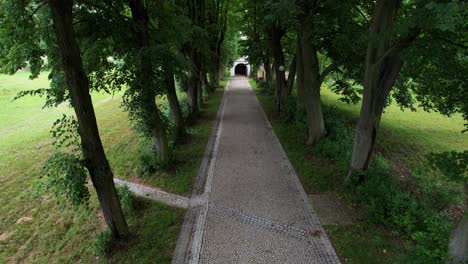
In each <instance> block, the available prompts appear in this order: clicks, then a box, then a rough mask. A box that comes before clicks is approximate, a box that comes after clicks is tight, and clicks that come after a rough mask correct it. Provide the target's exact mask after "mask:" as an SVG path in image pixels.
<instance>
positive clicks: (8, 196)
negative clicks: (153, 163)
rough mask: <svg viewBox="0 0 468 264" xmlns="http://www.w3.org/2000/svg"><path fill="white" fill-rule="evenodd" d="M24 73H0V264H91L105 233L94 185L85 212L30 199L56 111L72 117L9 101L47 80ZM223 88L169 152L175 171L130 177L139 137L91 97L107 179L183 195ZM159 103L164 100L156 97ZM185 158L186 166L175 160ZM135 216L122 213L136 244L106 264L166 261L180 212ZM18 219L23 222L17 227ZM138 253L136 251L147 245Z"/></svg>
mask: <svg viewBox="0 0 468 264" xmlns="http://www.w3.org/2000/svg"><path fill="white" fill-rule="evenodd" d="M28 76H29V74H28V73H27V72H19V73H17V74H15V75H13V76H6V75H0V105H1V109H0V186H1V189H2V191H1V192H0V201H1V204H0V236H2V237H3V238H2V239H1V241H0V263H5V262H14V263H16V262H26V263H31V262H34V263H47V262H51V261H52V262H54V263H75V262H82V263H92V262H96V261H97V260H98V258H99V257H97V256H94V254H93V250H92V248H91V242H92V241H93V239H94V237H95V234H96V232H98V231H99V230H102V229H103V228H104V224H103V219H102V216H101V215H102V214H101V213H100V210H99V206H98V204H97V199H96V196H95V193H94V191H93V188H92V187H91V186H90V190H91V194H92V197H91V205H90V211H88V212H87V211H82V212H78V213H77V212H73V211H72V210H71V209H68V208H62V206H61V205H59V204H57V201H56V200H55V199H54V198H53V197H52V196H51V195H47V194H44V195H40V196H34V195H33V194H34V192H35V190H36V185H35V184H34V182H35V181H36V179H37V178H38V177H39V176H40V174H41V167H42V164H43V162H44V161H45V160H46V159H47V158H48V156H49V155H50V154H51V152H52V151H53V148H52V146H51V139H50V135H49V130H50V128H51V125H52V123H53V122H54V121H55V120H56V119H57V118H59V117H61V116H62V114H64V113H65V114H73V110H72V109H71V108H69V107H68V106H67V105H65V104H63V105H60V106H59V107H57V108H47V109H42V106H43V104H44V99H41V98H38V97H31V96H27V97H25V98H22V99H20V100H18V101H12V99H13V98H14V96H15V95H16V94H17V92H19V91H21V90H29V89H35V88H45V87H48V80H47V75H46V74H42V75H41V76H40V77H39V78H38V79H35V80H28ZM221 94H222V91H218V92H217V93H216V95H215V96H213V97H212V99H210V100H209V101H208V102H207V104H206V107H204V108H203V115H202V118H200V119H199V120H198V121H196V122H195V123H194V124H193V125H192V126H191V127H190V128H189V133H190V137H189V141H188V142H187V144H186V145H184V146H181V147H178V148H176V150H175V159H176V161H179V162H178V164H177V165H178V167H177V169H174V170H171V171H169V172H167V173H165V174H164V175H162V174H157V175H153V177H149V178H144V179H140V178H139V175H136V174H135V159H136V154H137V151H138V147H137V146H138V141H139V139H138V137H137V136H136V135H135V133H134V132H133V131H132V130H131V128H130V123H129V121H128V117H127V114H126V113H125V112H123V111H122V109H121V107H120V105H121V96H120V95H119V94H117V95H115V96H110V95H107V94H99V93H94V94H93V96H92V97H93V103H94V106H95V110H96V115H97V120H98V125H99V129H100V135H101V138H102V141H103V144H104V148H105V151H106V154H107V156H108V159H109V162H110V164H111V167H112V169H113V171H114V174H115V175H116V176H117V177H120V178H125V179H131V180H136V181H143V182H147V183H148V184H154V185H157V186H158V187H160V188H162V189H164V190H167V191H174V192H177V193H188V192H189V191H190V188H191V184H192V179H193V177H194V176H195V175H196V171H197V170H198V166H199V159H200V157H201V156H202V155H203V151H204V145H205V143H206V141H207V139H208V134H209V127H210V125H211V122H212V121H213V120H214V119H215V113H216V110H217V107H218V103H219V101H220V98H221ZM159 102H160V103H164V100H163V99H160V100H159ZM185 158H191V159H192V160H190V162H187V163H189V164H182V162H181V161H182V160H184V159H185ZM144 203H145V206H143V207H142V208H141V210H140V211H138V212H137V213H135V214H134V215H128V216H127V217H128V219H127V220H128V222H129V224H130V229H131V231H132V232H133V233H134V234H135V236H136V238H135V239H136V240H135V241H132V243H130V244H131V246H129V248H128V250H126V251H125V254H123V253H122V254H120V253H115V255H113V256H112V261H113V262H119V261H125V260H130V259H132V258H133V259H135V258H136V257H137V255H138V254H142V255H141V256H140V257H141V258H142V259H143V260H151V261H149V262H154V261H156V260H157V262H158V263H165V262H167V261H168V260H169V259H170V258H171V256H172V250H173V246H174V243H175V239H176V237H177V234H178V229H179V226H180V223H181V221H182V217H183V216H182V212H181V210H179V209H175V208H170V207H167V206H163V205H160V204H157V203H153V202H144ZM22 217H31V218H32V220H31V221H29V222H23V223H19V224H16V221H17V220H18V219H20V218H22ZM150 245H153V246H154V248H153V250H152V251H150V250H142V249H141V248H149V247H150Z"/></svg>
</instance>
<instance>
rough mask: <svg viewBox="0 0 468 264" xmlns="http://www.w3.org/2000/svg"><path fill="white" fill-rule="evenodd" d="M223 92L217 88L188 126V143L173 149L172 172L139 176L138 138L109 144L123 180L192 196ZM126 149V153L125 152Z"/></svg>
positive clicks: (116, 167)
mask: <svg viewBox="0 0 468 264" xmlns="http://www.w3.org/2000/svg"><path fill="white" fill-rule="evenodd" d="M222 95H223V91H222V90H217V91H215V92H214V93H213V94H212V95H210V96H209V97H208V98H207V99H206V101H205V102H204V104H203V105H202V106H201V109H202V112H201V113H200V116H199V117H197V119H196V120H195V121H194V122H193V123H191V124H190V125H189V126H188V127H187V133H188V139H187V142H185V143H183V144H180V145H177V146H176V147H175V148H174V149H173V163H172V165H171V167H170V168H169V169H168V171H160V172H155V173H154V174H153V175H149V176H142V175H137V174H136V172H135V169H134V168H132V166H134V165H135V163H134V159H135V157H136V156H137V155H138V151H139V147H138V139H137V138H132V137H129V139H132V140H131V141H130V142H120V143H117V144H113V145H112V146H110V147H109V153H110V154H109V159H110V160H113V159H118V160H119V164H120V165H116V166H114V170H115V171H116V174H117V175H119V177H121V178H123V179H127V180H130V181H137V182H140V183H143V184H148V185H153V186H157V187H159V188H161V189H163V190H165V191H168V192H172V193H177V194H181V195H189V194H190V193H191V189H192V183H193V181H192V179H193V177H194V176H195V175H197V173H198V168H199V165H200V163H201V160H202V158H203V154H204V150H205V146H206V144H207V142H208V137H209V133H210V130H211V127H212V125H213V122H214V121H215V119H216V113H217V110H218V106H219V103H220V101H221V97H222ZM128 133H132V131H128ZM116 138H118V136H117V135H116ZM122 152H126V153H125V154H124V155H122Z"/></svg>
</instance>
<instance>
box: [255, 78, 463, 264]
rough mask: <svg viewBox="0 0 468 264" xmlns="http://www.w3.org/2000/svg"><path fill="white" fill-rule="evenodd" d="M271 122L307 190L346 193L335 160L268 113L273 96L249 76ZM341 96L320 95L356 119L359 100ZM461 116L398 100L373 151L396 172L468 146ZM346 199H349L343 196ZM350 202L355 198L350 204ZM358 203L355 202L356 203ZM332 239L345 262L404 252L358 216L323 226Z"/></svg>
mask: <svg viewBox="0 0 468 264" xmlns="http://www.w3.org/2000/svg"><path fill="white" fill-rule="evenodd" d="M249 82H250V84H251V85H252V87H253V88H254V90H255V91H256V94H257V97H258V99H259V101H260V102H261V104H262V106H263V108H264V109H265V112H266V113H267V115H268V116H269V117H270V121H271V123H272V125H273V128H274V130H275V132H276V134H277V136H278V137H279V139H280V141H281V144H282V145H283V147H284V148H285V151H286V153H287V154H288V157H289V159H290V160H291V162H292V164H293V166H294V168H295V170H296V172H297V174H298V176H299V178H300V179H301V182H302V184H303V186H304V188H305V190H306V192H307V193H327V192H328V193H336V194H337V196H338V197H346V196H347V192H348V190H347V189H346V188H345V187H344V186H343V179H344V175H341V173H340V172H338V170H337V169H336V166H335V164H334V163H333V162H332V161H330V160H327V159H324V158H321V157H318V156H317V155H316V154H315V153H314V151H313V148H311V147H309V146H307V145H305V144H304V140H305V139H304V135H303V134H302V132H301V131H298V130H297V129H294V128H292V127H291V126H292V125H291V124H287V123H285V122H282V121H281V120H278V119H277V118H275V117H274V116H275V115H271V113H272V112H273V111H274V102H273V101H274V99H273V97H272V96H271V95H267V94H266V93H264V92H262V91H260V90H258V89H257V86H256V84H255V82H254V81H253V80H250V81H249ZM338 99H339V97H338V96H337V95H335V94H333V93H332V92H331V91H329V90H327V89H323V92H322V101H323V103H324V104H326V105H334V106H336V107H337V108H338V110H339V111H340V114H342V115H345V116H346V117H348V119H350V120H353V121H357V119H358V116H359V110H360V105H359V104H358V105H347V104H345V103H343V102H341V101H339V100H338ZM462 129H463V120H462V118H461V117H460V116H455V117H452V118H448V117H445V116H442V115H440V114H438V113H426V112H424V111H422V110H421V109H418V111H417V112H411V111H409V110H406V111H404V112H403V111H401V110H400V109H399V108H398V107H397V106H396V105H391V106H390V107H388V108H387V109H386V111H385V113H384V115H383V118H382V123H381V129H380V130H379V134H378V136H377V143H376V144H377V147H376V149H377V151H378V152H379V153H381V154H382V155H383V156H384V157H385V158H387V159H388V160H390V161H391V163H392V165H393V166H395V167H396V169H397V170H398V171H399V172H402V169H403V170H405V171H409V170H411V169H415V168H420V167H423V166H426V164H427V163H425V158H424V156H425V155H426V154H428V153H429V152H431V151H434V152H441V151H446V150H464V149H467V148H468V135H466V134H461V131H462ZM343 202H345V203H346V202H347V199H343ZM349 205H350V206H353V204H349ZM357 209H359V208H357ZM325 229H326V230H327V233H328V235H329V236H330V238H331V239H332V242H333V245H334V246H335V249H336V250H337V253H338V254H339V256H340V258H341V260H342V261H343V262H344V263H394V261H395V260H396V259H397V258H398V257H399V256H401V255H402V254H405V249H404V247H403V242H404V241H402V240H401V238H399V237H398V236H396V235H394V233H393V232H392V231H391V230H389V229H387V228H385V227H382V226H376V225H372V224H369V223H368V222H363V221H358V222H357V223H356V224H353V225H349V226H325Z"/></svg>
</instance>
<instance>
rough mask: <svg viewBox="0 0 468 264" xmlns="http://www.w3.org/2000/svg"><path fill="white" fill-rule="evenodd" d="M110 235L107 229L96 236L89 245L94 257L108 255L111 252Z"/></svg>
mask: <svg viewBox="0 0 468 264" xmlns="http://www.w3.org/2000/svg"><path fill="white" fill-rule="evenodd" d="M112 244H113V239H112V233H111V231H110V229H109V228H106V229H104V230H103V231H101V232H99V233H97V234H96V238H95V239H94V241H93V242H92V244H91V247H92V248H93V250H94V253H95V254H96V255H103V254H106V253H109V252H110V251H111V250H112Z"/></svg>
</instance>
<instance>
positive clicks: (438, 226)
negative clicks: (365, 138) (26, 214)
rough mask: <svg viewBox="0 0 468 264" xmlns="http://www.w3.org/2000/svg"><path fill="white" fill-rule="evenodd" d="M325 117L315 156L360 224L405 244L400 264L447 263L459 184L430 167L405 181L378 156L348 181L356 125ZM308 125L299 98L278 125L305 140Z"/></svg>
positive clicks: (329, 113)
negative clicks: (326, 165)
mask: <svg viewBox="0 0 468 264" xmlns="http://www.w3.org/2000/svg"><path fill="white" fill-rule="evenodd" d="M262 86H265V85H264V84H262ZM267 89H268V88H267ZM270 90H271V89H270ZM263 91H265V88H263ZM263 94H269V93H268V92H266V93H265V92H263ZM270 99H272V98H271V97H270ZM323 113H324V120H325V126H326V130H327V136H326V138H324V139H323V140H322V141H321V142H319V143H318V144H317V145H316V146H314V147H313V150H312V152H313V154H314V155H316V156H317V157H319V158H322V159H326V160H329V161H330V162H332V164H333V165H334V166H335V170H336V172H337V173H338V174H339V175H342V178H341V183H340V184H341V186H340V188H342V189H344V190H347V194H346V195H345V197H346V198H347V199H349V200H350V202H352V203H353V204H358V205H359V207H360V208H361V210H360V212H361V215H360V218H361V219H362V220H364V221H365V222H368V223H370V224H372V225H382V226H384V227H386V228H390V229H391V233H392V234H393V235H395V236H398V237H401V238H402V239H403V240H404V241H405V242H404V249H405V250H406V252H405V253H404V254H401V256H400V257H399V259H398V260H397V263H444V261H447V260H448V256H447V246H448V238H449V234H450V231H451V228H452V226H453V221H454V217H453V215H452V214H451V213H450V211H449V209H450V208H452V207H453V206H455V205H457V204H460V202H461V201H462V199H463V197H464V193H463V190H462V188H461V186H460V184H458V183H456V182H454V181H451V180H449V179H447V177H442V176H441V175H439V174H440V171H438V170H434V169H431V166H430V164H429V163H427V164H426V166H421V167H422V168H419V167H418V168H413V170H412V171H410V175H406V176H404V177H403V176H402V175H399V173H398V172H397V171H395V170H394V169H393V167H392V166H391V164H390V162H389V161H388V160H387V159H386V158H385V157H383V156H382V155H381V154H380V153H378V152H377V153H374V155H373V160H372V162H371V165H370V167H369V169H368V171H366V172H365V173H361V174H354V175H352V176H351V177H350V178H349V179H346V175H347V172H348V168H349V161H350V160H351V155H352V144H353V140H354V127H355V125H354V123H353V121H352V120H350V118H349V117H347V116H344V115H343V114H341V113H340V112H339V111H338V110H337V108H335V107H333V106H326V105H324V106H323ZM305 120H306V119H305V111H304V110H302V109H298V108H297V105H296V98H295V97H294V96H290V97H289V98H287V100H286V104H285V107H284V112H283V113H282V117H281V120H279V122H282V123H284V124H287V126H291V127H294V129H295V130H298V131H301V133H303V134H304V138H305V134H306V123H305Z"/></svg>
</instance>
